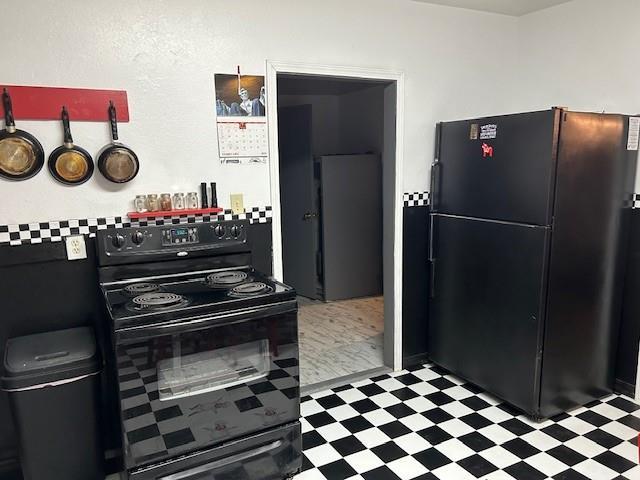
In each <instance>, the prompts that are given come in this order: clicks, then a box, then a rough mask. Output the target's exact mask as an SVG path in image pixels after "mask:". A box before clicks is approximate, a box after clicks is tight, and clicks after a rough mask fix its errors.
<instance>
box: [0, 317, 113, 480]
mask: <svg viewBox="0 0 640 480" xmlns="http://www.w3.org/2000/svg"><path fill="white" fill-rule="evenodd" d="M100 370H101V368H100V362H99V355H98V354H97V351H96V344H95V338H94V336H93V332H92V330H91V329H90V328H88V327H82V328H72V329H69V330H60V331H57V332H48V333H40V334H37V335H29V336H26V337H18V338H13V339H11V340H9V341H8V342H7V345H6V348H5V357H4V377H2V389H3V390H4V391H6V392H8V395H9V402H10V404H11V410H12V412H13V418H14V421H15V424H16V430H17V431H18V436H19V440H20V460H21V464H22V473H23V476H24V479H25V480H94V479H95V480H98V479H99V480H104V474H103V468H102V462H103V458H104V455H103V452H102V449H101V446H100V434H99V425H98V401H99V400H98V399H99V390H98V389H99V373H100Z"/></svg>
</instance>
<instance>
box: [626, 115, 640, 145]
mask: <svg viewBox="0 0 640 480" xmlns="http://www.w3.org/2000/svg"><path fill="white" fill-rule="evenodd" d="M639 140H640V117H629V136H628V137H627V150H638V141H639Z"/></svg>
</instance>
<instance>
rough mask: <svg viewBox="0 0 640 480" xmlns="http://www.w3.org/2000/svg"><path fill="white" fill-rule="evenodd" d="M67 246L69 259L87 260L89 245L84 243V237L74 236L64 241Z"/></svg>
mask: <svg viewBox="0 0 640 480" xmlns="http://www.w3.org/2000/svg"><path fill="white" fill-rule="evenodd" d="M64 241H65V243H66V244H67V259H68V260H82V259H84V258H87V245H86V244H85V242H84V235H73V236H71V237H66V238H65V239H64Z"/></svg>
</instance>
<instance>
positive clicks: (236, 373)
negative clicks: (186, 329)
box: [157, 335, 270, 401]
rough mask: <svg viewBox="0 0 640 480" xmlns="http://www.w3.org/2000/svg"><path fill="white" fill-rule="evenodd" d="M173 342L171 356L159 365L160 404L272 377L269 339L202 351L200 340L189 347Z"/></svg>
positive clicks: (177, 339)
mask: <svg viewBox="0 0 640 480" xmlns="http://www.w3.org/2000/svg"><path fill="white" fill-rule="evenodd" d="M171 342H172V348H171V356H170V357H169V358H165V359H163V360H160V361H159V362H158V364H157V370H158V396H159V399H160V401H167V400H175V399H178V398H182V397H188V396H192V395H200V394H203V393H207V392H215V391H216V390H220V389H224V388H229V387H233V386H234V385H240V384H242V383H247V382H252V381H254V380H258V379H260V378H264V377H266V376H267V375H268V374H269V367H270V354H269V341H268V340H267V339H262V340H256V341H254V342H249V343H243V344H240V345H234V346H231V347H224V348H220V349H217V350H207V349H206V346H204V350H202V349H203V346H201V345H198V343H199V342H198V338H195V339H194V341H190V342H187V343H186V344H185V342H183V339H182V338H181V336H180V335H174V336H172V338H171Z"/></svg>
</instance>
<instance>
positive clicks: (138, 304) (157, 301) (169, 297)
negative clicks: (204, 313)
mask: <svg viewBox="0 0 640 480" xmlns="http://www.w3.org/2000/svg"><path fill="white" fill-rule="evenodd" d="M132 303H133V306H134V308H135V309H137V310H143V309H147V308H149V309H154V310H157V309H162V308H171V307H177V306H181V305H185V304H187V303H188V301H187V300H186V299H185V298H184V297H183V296H182V295H178V294H176V293H165V292H154V293H144V294H142V295H139V296H137V297H135V298H134V299H133V300H132Z"/></svg>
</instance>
